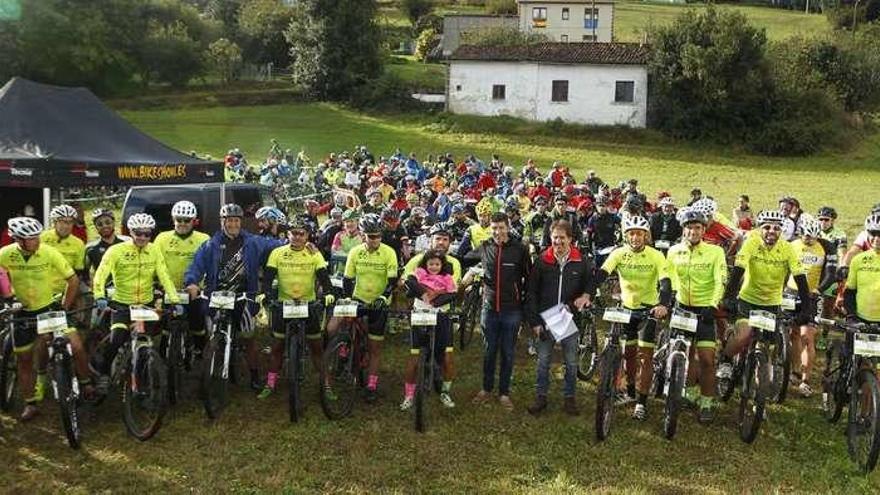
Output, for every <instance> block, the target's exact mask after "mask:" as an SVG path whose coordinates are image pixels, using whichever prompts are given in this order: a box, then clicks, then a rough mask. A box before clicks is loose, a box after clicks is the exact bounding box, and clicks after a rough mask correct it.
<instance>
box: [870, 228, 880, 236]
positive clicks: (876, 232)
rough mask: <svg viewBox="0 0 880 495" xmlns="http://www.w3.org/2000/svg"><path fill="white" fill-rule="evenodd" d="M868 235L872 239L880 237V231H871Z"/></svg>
mask: <svg viewBox="0 0 880 495" xmlns="http://www.w3.org/2000/svg"><path fill="white" fill-rule="evenodd" d="M868 235H869V236H870V237H880V230H869V231H868Z"/></svg>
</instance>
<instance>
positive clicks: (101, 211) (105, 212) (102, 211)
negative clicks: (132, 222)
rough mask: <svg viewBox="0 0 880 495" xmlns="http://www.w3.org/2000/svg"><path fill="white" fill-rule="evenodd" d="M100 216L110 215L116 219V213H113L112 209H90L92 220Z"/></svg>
mask: <svg viewBox="0 0 880 495" xmlns="http://www.w3.org/2000/svg"><path fill="white" fill-rule="evenodd" d="M101 217H110V218H111V219H114V220H115V219H116V215H114V214H113V210H108V209H107V208H96V209H94V210H93V211H92V221H93V222H94V221H95V220H97V219H99V218H101Z"/></svg>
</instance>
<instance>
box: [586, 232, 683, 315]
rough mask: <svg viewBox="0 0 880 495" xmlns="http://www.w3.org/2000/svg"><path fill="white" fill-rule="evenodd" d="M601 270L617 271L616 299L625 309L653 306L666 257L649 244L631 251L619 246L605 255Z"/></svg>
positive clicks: (666, 274) (664, 275)
mask: <svg viewBox="0 0 880 495" xmlns="http://www.w3.org/2000/svg"><path fill="white" fill-rule="evenodd" d="M602 270H603V271H605V272H606V273H609V274H610V273H612V272H614V271H617V275H618V277H619V278H620V300H621V302H622V303H623V306H624V307H625V308H628V309H641V308H642V307H643V306H655V305H657V303H659V302H660V292H659V289H658V284H659V283H660V280H662V279H664V278H669V270H668V264H667V262H666V258H664V257H663V253H661V252H660V251H657V250H656V249H654V248H652V247H651V246H645V247H644V248H643V249H642V250H641V251H639V252H635V251H633V250H632V248H631V247H630V246H629V245H626V246H622V247H619V248H617V249H615V250H614V251H612V252H611V254H610V255H608V259H607V260H605V263H604V264H603V265H602Z"/></svg>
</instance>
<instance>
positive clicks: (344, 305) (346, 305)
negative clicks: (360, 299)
mask: <svg viewBox="0 0 880 495" xmlns="http://www.w3.org/2000/svg"><path fill="white" fill-rule="evenodd" d="M357 315H358V305H357V303H356V302H354V301H339V302H337V303H336V306H334V307H333V316H336V317H339V318H357Z"/></svg>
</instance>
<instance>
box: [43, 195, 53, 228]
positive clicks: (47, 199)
mask: <svg viewBox="0 0 880 495" xmlns="http://www.w3.org/2000/svg"><path fill="white" fill-rule="evenodd" d="M51 207H52V190H51V189H49V188H48V187H44V188H43V225H46V226H48V225H49V210H50V209H51Z"/></svg>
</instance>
